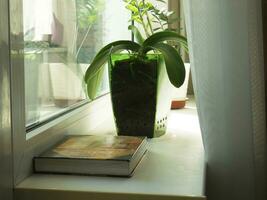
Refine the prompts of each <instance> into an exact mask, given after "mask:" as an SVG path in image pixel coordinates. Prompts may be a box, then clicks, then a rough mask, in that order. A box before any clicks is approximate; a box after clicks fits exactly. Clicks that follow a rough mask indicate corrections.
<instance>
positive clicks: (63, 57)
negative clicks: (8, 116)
mask: <svg viewBox="0 0 267 200" xmlns="http://www.w3.org/2000/svg"><path fill="white" fill-rule="evenodd" d="M22 7H23V11H22V13H23V14H22V16H23V52H24V54H23V55H24V56H23V59H24V61H23V63H24V82H25V113H26V114H25V123H26V127H27V128H28V129H30V128H33V127H36V125H39V124H42V123H44V122H47V121H49V120H51V119H53V118H55V117H57V116H59V115H62V114H63V113H65V112H68V111H70V110H72V109H73V108H76V107H77V106H81V105H83V104H84V103H86V102H88V98H87V96H86V89H85V88H86V87H85V85H84V83H83V75H84V73H85V70H86V68H87V67H88V65H89V64H90V62H91V61H92V59H93V57H94V55H95V54H96V52H97V51H98V50H99V49H100V48H101V47H102V46H103V45H105V44H107V43H109V42H111V41H113V40H118V39H130V38H131V33H130V32H129V31H128V30H127V28H126V27H127V25H128V24H129V23H130V22H128V20H129V19H130V16H129V12H128V11H127V10H126V9H124V2H123V1H118V0H106V1H103V0H67V1H66V0H45V1H44V0H34V1H32V0H23V6H22ZM118 9H119V10H120V11H119V12H118ZM14 20H15V19H14ZM107 73H108V71H107V69H106V71H105V76H104V80H103V83H102V86H101V89H100V91H99V95H101V94H104V93H106V92H108V74H107Z"/></svg>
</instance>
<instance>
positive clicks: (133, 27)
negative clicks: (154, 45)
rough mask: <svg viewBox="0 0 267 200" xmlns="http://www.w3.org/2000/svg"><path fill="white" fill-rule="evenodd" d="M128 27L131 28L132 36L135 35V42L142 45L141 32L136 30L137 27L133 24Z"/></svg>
mask: <svg viewBox="0 0 267 200" xmlns="http://www.w3.org/2000/svg"><path fill="white" fill-rule="evenodd" d="M128 29H129V30H131V31H132V33H133V34H134V37H135V39H136V41H137V43H138V44H140V45H142V44H143V42H144V38H143V36H142V34H141V33H140V31H139V30H138V28H137V27H136V26H134V25H130V26H128Z"/></svg>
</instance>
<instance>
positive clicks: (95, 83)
mask: <svg viewBox="0 0 267 200" xmlns="http://www.w3.org/2000/svg"><path fill="white" fill-rule="evenodd" d="M103 73H104V67H102V68H100V69H99V71H97V72H96V73H95V76H93V77H92V78H91V79H88V80H87V81H86V88H87V94H88V96H89V98H90V99H94V98H95V97H96V96H97V92H98V91H99V88H100V86H101V83H102V81H103Z"/></svg>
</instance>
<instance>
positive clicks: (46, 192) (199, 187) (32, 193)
mask: <svg viewBox="0 0 267 200" xmlns="http://www.w3.org/2000/svg"><path fill="white" fill-rule="evenodd" d="M189 105H190V106H188V107H187V108H186V109H182V110H178V111H172V112H171V113H170V116H169V124H168V132H167V134H166V135H164V136H162V137H160V138H154V139H151V140H150V141H149V148H148V152H147V153H146V155H145V157H144V158H143V160H142V162H140V164H139V165H138V167H137V169H136V171H135V174H134V175H133V177H131V178H119V177H94V176H73V175H45V174H33V175H32V176H30V177H28V178H27V179H25V180H24V181H22V182H21V183H20V184H19V185H17V186H16V188H15V199H16V200H28V199H32V200H35V199H36V200H37V199H38V200H45V199H49V200H56V199H57V200H61V199H62V200H63V199H64V200H70V199H77V200H85V199H95V200H98V199H99V200H100V199H101V200H102V199H116V200H122V199H129V200H131V199H138V200H150V199H153V200H154V199H155V200H156V199H164V200H168V199H177V200H191V199H192V200H202V199H205V197H204V181H205V178H204V176H205V162H204V150H203V145H202V140H201V135H200V130H199V125H198V118H197V114H196V109H195V108H194V106H193V107H192V104H189ZM177 122H179V125H177ZM110 123H112V120H109V122H107V121H106V122H103V124H102V125H101V127H102V128H103V127H108V128H106V129H107V130H108V129H110V128H111V127H114V126H112V125H111V124H110ZM104 129H105V128H104ZM113 131H114V130H113Z"/></svg>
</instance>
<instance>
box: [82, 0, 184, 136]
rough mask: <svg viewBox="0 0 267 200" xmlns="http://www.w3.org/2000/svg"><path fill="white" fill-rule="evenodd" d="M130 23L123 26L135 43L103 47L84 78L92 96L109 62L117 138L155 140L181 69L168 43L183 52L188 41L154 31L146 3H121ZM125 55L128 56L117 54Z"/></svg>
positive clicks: (162, 127) (137, 0) (128, 0)
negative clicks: (153, 138)
mask: <svg viewBox="0 0 267 200" xmlns="http://www.w3.org/2000/svg"><path fill="white" fill-rule="evenodd" d="M126 3H127V5H126V7H127V8H128V9H130V10H131V12H132V13H133V14H132V20H134V21H136V22H138V23H140V24H141V25H142V27H143V29H144V32H145V34H146V39H144V38H143V37H142V35H141V33H140V31H139V30H138V28H137V27H135V26H133V25H131V26H129V27H128V28H129V29H130V30H131V31H132V32H133V33H134V35H135V38H136V40H137V42H133V41H128V40H119V41H115V42H112V43H110V44H108V45H106V46H105V47H103V48H102V49H101V50H100V51H99V52H98V54H97V55H96V56H95V58H94V60H93V62H92V63H91V64H90V66H89V67H88V69H87V71H86V74H85V82H86V84H87V92H88V96H89V97H90V98H92V99H93V98H94V97H95V95H96V92H97V90H98V87H99V85H100V83H101V77H102V72H103V65H104V64H105V63H106V62H108V63H109V75H110V89H111V100H112V105H113V113H114V117H115V122H116V126H117V132H118V135H134V136H147V137H150V138H152V137H158V136H161V135H163V134H164V133H165V131H166V122H167V113H168V111H169V108H170V103H171V95H172V87H171V84H172V85H174V86H175V87H180V86H181V85H182V84H183V82H184V79H185V67H184V63H183V60H182V58H181V56H180V55H179V53H178V51H177V50H176V49H175V48H174V47H173V46H171V45H169V44H168V43H167V42H168V41H176V42H178V43H179V44H180V45H181V47H183V48H184V49H186V50H187V40H186V38H185V37H183V36H181V35H179V34H177V33H176V32H173V31H169V30H165V31H160V32H156V33H154V31H153V29H152V23H151V19H150V17H151V16H150V15H149V14H150V13H151V12H152V10H153V5H152V4H151V3H149V2H148V1H145V0H142V1H140V0H126ZM122 51H127V53H120V54H119V52H122Z"/></svg>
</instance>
